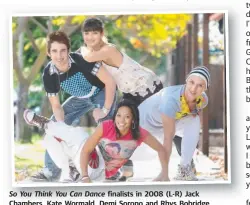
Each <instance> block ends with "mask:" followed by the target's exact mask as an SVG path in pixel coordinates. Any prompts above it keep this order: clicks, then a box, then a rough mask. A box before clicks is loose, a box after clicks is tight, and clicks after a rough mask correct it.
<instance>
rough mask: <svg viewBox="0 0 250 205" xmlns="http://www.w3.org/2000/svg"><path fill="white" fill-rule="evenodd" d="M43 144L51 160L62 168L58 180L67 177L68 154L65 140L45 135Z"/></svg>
mask: <svg viewBox="0 0 250 205" xmlns="http://www.w3.org/2000/svg"><path fill="white" fill-rule="evenodd" d="M44 144H45V147H46V149H47V152H48V154H49V155H50V156H51V158H52V159H53V162H54V163H55V164H56V166H57V167H58V168H60V169H61V170H62V172H61V177H60V181H61V180H63V179H69V155H68V153H67V152H68V151H67V146H66V144H65V142H63V141H62V142H58V141H57V140H56V139H55V138H54V137H53V135H46V136H45V138H44Z"/></svg>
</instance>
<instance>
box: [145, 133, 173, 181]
mask: <svg viewBox="0 0 250 205" xmlns="http://www.w3.org/2000/svg"><path fill="white" fill-rule="evenodd" d="M144 143H145V144H147V145H148V146H149V147H151V148H152V149H154V150H155V151H157V152H158V156H159V159H160V163H161V168H162V170H161V173H160V175H159V177H158V178H157V179H156V180H157V181H169V177H168V162H169V161H168V157H167V153H166V150H165V149H164V147H163V146H162V144H161V143H160V142H159V141H158V140H156V139H155V137H153V136H152V135H151V134H150V133H149V135H148V136H147V137H146V138H145V140H144Z"/></svg>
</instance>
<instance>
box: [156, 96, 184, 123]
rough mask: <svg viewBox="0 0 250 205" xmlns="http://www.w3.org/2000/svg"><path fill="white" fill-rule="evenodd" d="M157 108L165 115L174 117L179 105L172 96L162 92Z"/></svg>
mask: <svg viewBox="0 0 250 205" xmlns="http://www.w3.org/2000/svg"><path fill="white" fill-rule="evenodd" d="M159 109H160V112H161V113H163V114H165V115H167V116H168V117H170V118H175V115H176V113H177V112H178V111H179V105H178V102H177V100H176V99H175V98H174V97H173V96H170V95H168V94H167V92H164V93H163V94H162V96H161V102H160V106H159Z"/></svg>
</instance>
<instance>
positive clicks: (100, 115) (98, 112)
mask: <svg viewBox="0 0 250 205" xmlns="http://www.w3.org/2000/svg"><path fill="white" fill-rule="evenodd" d="M106 116H107V114H105V113H104V112H103V111H102V109H100V108H96V109H94V111H93V118H94V119H95V121H96V122H98V121H99V120H100V119H102V118H104V117H106Z"/></svg>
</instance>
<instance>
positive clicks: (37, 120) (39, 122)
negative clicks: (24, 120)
mask: <svg viewBox="0 0 250 205" xmlns="http://www.w3.org/2000/svg"><path fill="white" fill-rule="evenodd" d="M48 122H49V119H48V118H46V117H43V116H40V115H37V114H34V117H33V119H32V123H33V124H35V125H36V126H38V127H40V128H42V129H43V128H44V126H45V124H46V123H48Z"/></svg>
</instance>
